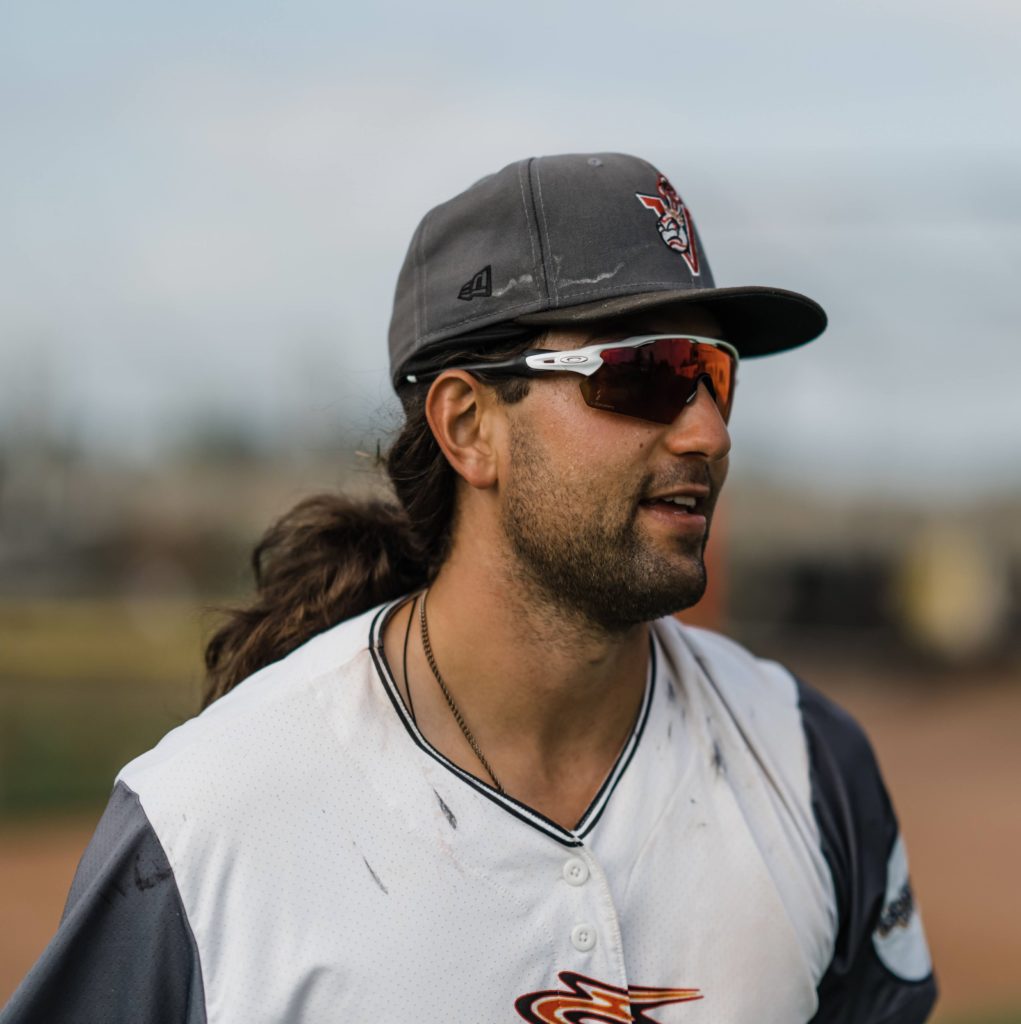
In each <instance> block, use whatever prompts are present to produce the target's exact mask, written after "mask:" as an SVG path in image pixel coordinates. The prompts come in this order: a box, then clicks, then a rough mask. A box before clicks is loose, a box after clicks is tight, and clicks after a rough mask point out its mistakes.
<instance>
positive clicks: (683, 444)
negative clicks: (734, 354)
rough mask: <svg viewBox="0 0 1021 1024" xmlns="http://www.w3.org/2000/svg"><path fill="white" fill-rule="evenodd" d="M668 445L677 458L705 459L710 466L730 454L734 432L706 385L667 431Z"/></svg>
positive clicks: (701, 385)
mask: <svg viewBox="0 0 1021 1024" xmlns="http://www.w3.org/2000/svg"><path fill="white" fill-rule="evenodd" d="M664 443H665V444H666V447H667V449H668V450H669V451H670V452H671V453H672V454H674V455H701V456H702V457H703V458H705V459H706V460H708V461H709V462H718V461H720V460H722V459H725V458H726V457H727V456H728V455H729V454H730V432H729V431H728V430H727V424H726V423H725V422H724V420H723V416H722V415H721V413H720V409H719V406H717V404H716V400H715V399H714V398H713V396H712V394H711V392H710V391H709V389H708V388H707V387H706V385H705V382H703V383H701V384H699V386H698V390H697V391H696V392H695V397H694V398H693V399H692V400H691V401H690V402H688V404H687V405H686V406H685V407H684V408H683V409H682V410H681V411H680V412H679V413H678V414H677V417H676V419H675V420H674V421H673V423H671V424H670V425H669V426H668V427H667V429H666V434H665V435H664Z"/></svg>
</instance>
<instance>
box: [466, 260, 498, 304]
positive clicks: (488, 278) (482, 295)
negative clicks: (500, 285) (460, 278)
mask: <svg viewBox="0 0 1021 1024" xmlns="http://www.w3.org/2000/svg"><path fill="white" fill-rule="evenodd" d="M492 294H493V268H492V266H488V267H483V268H482V269H481V270H477V271H475V273H474V275H473V276H472V279H471V280H470V281H468V282H466V283H465V284H463V285H461V290H460V291H459V292H458V293H457V297H458V298H459V299H464V301H465V302H471V300H472V299H488V298H489V296H490V295H492Z"/></svg>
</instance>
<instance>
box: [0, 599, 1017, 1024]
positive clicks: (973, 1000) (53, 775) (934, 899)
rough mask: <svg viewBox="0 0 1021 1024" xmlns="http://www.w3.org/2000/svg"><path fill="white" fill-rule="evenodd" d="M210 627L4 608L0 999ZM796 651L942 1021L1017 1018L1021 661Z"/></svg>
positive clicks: (137, 612) (112, 606) (190, 683)
mask: <svg viewBox="0 0 1021 1024" xmlns="http://www.w3.org/2000/svg"><path fill="white" fill-rule="evenodd" d="M208 625H209V620H208V619H207V618H204V617H203V614H202V613H201V611H200V610H199V609H198V608H197V607H196V605H195V604H194V603H190V602H187V601H185V602H181V601H177V602H175V601H155V600H148V601H142V602H140V601H119V600H116V599H110V600H104V601H87V600H82V601H64V602H57V601H36V602H17V603H15V602H8V603H0V1003H2V1002H3V1001H4V1000H6V998H7V996H8V995H9V994H10V992H11V991H12V990H13V988H14V987H15V986H16V984H17V983H18V981H19V980H20V978H21V977H22V975H23V974H24V972H25V971H26V970H27V969H28V968H29V966H30V965H31V963H32V962H33V961H34V959H35V957H36V956H37V955H38V953H39V951H40V950H41V949H42V947H43V946H44V945H45V943H46V941H47V940H48V939H49V937H50V935H51V934H52V932H53V930H54V928H55V927H56V924H57V921H58V919H59V916H60V911H61V908H62V905H63V900H64V896H65V894H66V891H67V888H68V885H69V884H70V880H71V876H72V874H73V872H74V868H75V865H76V863H77V860H78V857H79V855H80V853H81V851H82V849H83V848H84V846H85V843H86V842H87V841H88V837H89V834H90V833H91V830H92V828H93V826H94V824H95V821H96V819H97V817H98V815H99V813H100V810H101V808H102V803H103V801H104V799H105V795H106V793H107V792H108V791H109V787H110V784H111V781H112V779H113V776H114V774H115V773H116V771H117V769H118V768H119V767H121V765H123V764H124V763H125V762H126V761H127V760H129V759H130V758H131V757H133V756H134V755H135V754H137V753H139V752H141V751H142V750H144V749H146V748H147V747H149V746H150V745H151V744H152V743H153V742H154V741H155V740H156V739H157V738H158V737H159V736H160V735H162V733H163V732H165V731H166V730H167V729H169V728H171V727H173V726H174V725H175V724H176V723H177V722H179V721H181V720H182V719H184V718H186V717H188V715H190V714H191V713H192V712H193V710H194V708H195V707H196V706H197V700H198V681H199V678H200V668H199V661H198V656H199V650H200V640H201V636H202V633H203V630H204V628H208ZM785 655H786V660H787V661H788V663H789V664H791V665H792V667H793V668H795V669H796V670H798V671H799V672H800V673H801V674H802V675H803V676H804V677H805V678H807V679H809V680H811V681H813V682H814V683H815V684H816V685H818V686H820V687H821V688H823V689H824V690H826V691H827V692H829V693H831V694H832V695H834V696H836V697H837V699H838V700H840V701H841V703H843V704H844V705H845V706H846V707H847V708H849V709H850V710H851V711H852V712H853V713H855V714H856V715H857V716H858V717H859V719H860V720H861V721H862V722H863V723H864V724H865V726H866V728H867V729H868V730H869V733H870V734H871V736H872V738H873V741H874V743H875V746H876V748H877V750H878V752H879V757H880V761H881V763H882V765H883V769H884V772H885V774H886V777H887V780H888V782H889V784H890V787H891V789H892V791H893V793H894V795H895V800H896V804H897V808H898V812H899V815H900V818H901V822H902V826H903V830H904V832H905V835H906V837H907V841H908V848H909V851H910V856H911V863H912V869H913V875H914V877H915V881H916V886H917V890H918V892H919V894H920V900H921V904H922V911H923V917H924V920H925V924H926V929H927V932H928V934H929V939H930V943H931V946H932V949H933V955H934V958H935V961H936V964H937V968H938V971H939V974H940V979H941V985H942V992H943V997H942V1000H941V1004H940V1009H939V1012H938V1014H937V1016H936V1020H937V1021H939V1022H941V1024H1013V1022H1021V1009H1019V1008H1021V972H1019V971H1018V970H1017V966H1016V965H1017V964H1018V963H1019V962H1021V885H1019V884H1018V880H1017V863H1018V854H1019V852H1021V797H1019V787H1018V780H1019V779H1021V744H1019V743H1018V742H1017V731H1018V724H1019V722H1021V686H1018V685H1017V684H1018V678H1017V673H1016V672H1014V671H1013V670H1010V669H1006V668H1003V669H1000V670H997V671H993V670H990V669H987V670H985V671H983V672H971V673H968V674H964V673H962V674H958V675H954V674H952V673H950V674H948V673H947V672H945V671H944V672H941V673H937V674H931V675H930V674H927V673H925V672H923V671H922V670H920V669H917V668H915V669H904V670H901V671H897V672H894V671H892V670H890V669H888V668H886V669H882V668H877V667H876V666H875V665H871V666H869V665H866V664H863V663H862V662H861V661H860V659H857V658H856V659H853V660H852V659H850V658H849V657H847V656H846V652H845V656H842V657H840V656H837V654H836V653H835V652H834V653H832V654H830V655H827V656H825V657H820V656H819V655H818V654H814V655H812V656H808V655H802V656H799V654H798V652H785ZM57 811H59V814H58V813H55V812H57Z"/></svg>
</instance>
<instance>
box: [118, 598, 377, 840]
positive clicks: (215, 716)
mask: <svg viewBox="0 0 1021 1024" xmlns="http://www.w3.org/2000/svg"><path fill="white" fill-rule="evenodd" d="M381 611H382V609H373V610H372V611H370V612H367V613H366V614H364V615H361V616H358V617H357V618H354V619H351V620H348V621H346V622H342V623H340V624H338V625H337V626H335V627H333V628H332V629H330V630H327V631H326V632H324V633H322V634H320V635H318V636H316V637H314V638H313V639H312V640H310V641H309V642H308V643H307V644H305V645H304V646H302V647H300V648H299V649H298V650H296V651H294V652H292V653H291V654H290V655H288V656H287V657H286V658H283V659H282V660H281V661H278V662H276V663H275V664H273V665H269V666H267V667H266V668H264V669H262V670H261V671H259V672H257V673H255V674H254V675H253V676H251V677H249V678H248V679H246V680H245V681H243V682H242V683H240V684H239V685H238V686H236V687H235V688H234V689H233V690H231V691H230V692H229V693H227V694H226V695H225V696H223V697H221V698H220V699H219V700H217V701H216V702H215V703H213V704H212V705H211V706H210V707H208V708H206V709H205V710H204V711H203V712H202V713H201V714H199V715H198V716H196V717H195V718H193V719H191V720H190V721H187V722H185V723H184V724H182V725H180V726H178V727H177V728H176V729H174V730H173V731H171V732H170V733H168V734H167V735H166V736H164V737H163V739H162V740H161V741H160V742H159V743H158V744H157V745H156V746H155V747H154V748H153V749H152V750H149V751H147V752H146V753H144V754H142V755H141V756H140V757H138V758H136V759H135V760H134V761H132V762H131V763H129V764H128V765H126V766H125V767H124V768H123V769H122V770H121V772H120V773H119V775H118V781H120V782H123V783H124V784H125V785H126V786H128V788H129V789H130V790H131V791H132V792H134V793H137V794H138V798H139V800H140V801H141V806H142V808H143V809H144V810H145V812H146V814H147V815H148V817H149V820H150V821H151V822H152V824H153V827H154V828H155V829H156V832H157V834H158V835H159V836H160V838H161V840H163V841H164V842H167V843H169V844H170V846H173V845H174V837H176V836H180V835H182V834H183V833H187V832H189V831H191V830H193V829H195V828H197V827H200V824H201V823H204V824H205V826H206V827H207V828H212V826H213V825H214V824H215V823H216V822H217V820H218V819H219V821H220V822H221V823H225V822H226V821H227V820H228V819H230V820H234V821H236V822H237V821H241V820H249V821H252V822H254V821H256V820H258V819H259V818H260V817H261V816H263V815H265V814H266V813H268V811H269V807H270V806H271V805H272V804H273V803H275V802H278V801H279V802H286V801H287V800H288V799H292V798H295V797H297V796H299V795H300V794H301V793H303V792H307V789H308V786H309V782H310V779H311V778H312V777H313V775H314V773H315V771H316V765H317V764H321V763H322V762H323V761H324V760H326V761H328V762H330V763H334V762H337V763H340V764H344V765H353V761H352V759H351V758H347V757H345V758H340V757H338V756H337V754H338V751H340V750H345V751H346V750H347V749H348V748H349V747H351V746H352V745H357V743H358V740H359V738H360V737H361V736H362V735H363V733H364V732H365V729H364V724H365V720H366V719H371V718H372V717H373V716H374V714H375V712H376V711H377V710H378V709H377V708H376V707H375V706H374V702H378V701H381V700H385V697H384V696H383V694H382V691H381V688H380V687H378V686H375V685H373V680H374V679H375V669H374V664H373V659H372V650H371V642H370V639H371V638H370V634H371V628H372V624H373V622H374V621H375V619H376V617H377V616H378V615H379V614H380V613H381ZM375 717H377V718H378V717H380V716H378V715H376V716H375Z"/></svg>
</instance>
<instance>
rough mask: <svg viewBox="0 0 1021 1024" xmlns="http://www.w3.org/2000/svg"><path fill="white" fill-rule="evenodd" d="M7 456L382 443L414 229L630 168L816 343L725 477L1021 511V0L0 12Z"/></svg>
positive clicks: (778, 390) (391, 419) (753, 387)
mask: <svg viewBox="0 0 1021 1024" xmlns="http://www.w3.org/2000/svg"><path fill="white" fill-rule="evenodd" d="M0 17H2V22H3V31H2V32H0V105H2V114H3V123H4V126H5V128H4V133H3V134H4V159H3V160H2V161H0V197H2V198H0V228H2V230H0V429H2V430H3V432H4V434H5V435H6V436H7V437H8V438H15V437H18V436H20V435H21V434H24V433H25V432H26V431H29V430H31V429H38V428H39V427H40V424H42V425H43V426H44V427H45V428H46V429H47V430H50V431H51V432H54V433H55V434H57V435H59V436H63V437H66V438H72V439H73V440H74V442H75V443H76V444H78V445H80V446H82V447H84V448H86V449H87V450H93V451H96V452H107V453H115V454H118V455H120V456H123V457H127V458H130V459H133V460H136V461H142V462H145V461H146V460H152V459H154V458H156V457H157V456H158V455H159V453H160V452H161V451H162V450H164V449H165V448H167V447H168V446H170V447H172V446H173V445H174V444H175V443H178V442H179V441H180V439H181V438H182V437H183V436H185V435H186V434H187V433H188V432H189V431H191V430H194V429H195V428H196V425H197V424H199V425H201V424H224V423H228V424H236V425H240V426H241V427H243V428H244V429H245V430H247V431H250V432H251V433H252V435H253V436H255V437H259V438H263V439H273V438H278V437H286V436H302V437H309V436H315V437H318V438H320V439H322V440H324V442H325V443H327V444H328V443H329V441H330V439H331V438H335V439H336V442H337V443H338V445H348V446H350V445H354V444H357V445H359V446H362V447H366V446H371V445H374V443H375V440H376V439H380V440H381V441H382V443H383V444H384V445H385V444H386V440H387V436H388V433H387V432H388V431H390V430H392V428H393V426H394V424H395V421H396V413H395V409H394V402H393V399H392V396H391V394H390V392H389V385H388V383H387V368H386V331H387V324H388V321H389V316H390V304H391V301H392V296H393V287H394V283H395V280H396V276H397V271H398V269H399V267H400V264H401V261H402V260H403V257H404V251H405V248H406V246H407V243H408V241H409V239H410V236H411V233H412V231H413V230H414V227H415V225H416V223H417V222H418V220H419V219H420V217H421V216H422V214H423V213H424V212H425V211H426V210H427V209H428V208H429V207H431V206H432V205H434V204H436V203H438V202H441V201H443V200H445V199H447V198H449V197H450V196H451V195H453V194H454V193H456V192H458V191H460V190H461V189H463V188H465V187H467V186H468V185H469V184H471V183H472V182H473V181H475V180H476V179H477V178H479V177H480V176H482V175H484V174H486V173H489V172H491V171H495V170H497V169H499V168H500V167H502V166H503V165H505V164H507V163H509V162H511V161H513V160H516V159H519V158H521V157H523V156H528V155H534V154H540V153H555V152H598V151H624V152H631V153H636V154H639V155H642V156H644V157H646V158H647V159H650V160H651V161H652V162H654V163H655V164H656V165H657V166H659V167H660V169H661V170H663V171H664V172H665V173H667V175H668V176H669V177H670V179H671V180H672V182H673V183H674V185H675V186H676V187H677V189H678V191H679V192H680V193H681V195H682V196H683V197H684V199H685V201H686V203H687V204H688V205H689V207H690V208H691V209H692V211H693V213H694V216H695V219H696V222H697V224H698V226H699V231H700V235H701V237H702V239H703V241H704V243H705V247H706V250H707V252H708V254H709V258H710V262H711V264H712V268H713V272H714V276H715V278H716V281H717V283H718V284H723V285H732V284H773V285H778V286H781V287H787V288H792V289H795V290H798V291H803V292H805V293H806V294H808V295H811V296H812V297H813V298H815V299H817V300H818V301H820V302H821V303H822V304H823V306H824V307H825V308H826V309H827V312H828V313H829V316H830V324H831V326H830V328H829V329H828V330H827V332H826V334H825V335H824V336H823V337H822V338H821V339H820V340H819V341H818V342H816V343H813V344H812V345H810V346H808V347H807V348H805V349H802V350H798V351H797V352H793V353H788V354H785V355H782V356H774V357H768V358H766V359H761V360H749V361H747V362H745V363H743V364H742V367H741V372H740V385H739V388H738V394H737V404H736V407H735V411H734V415H733V419H732V432H733V434H734V442H735V471H737V472H744V473H746V474H749V475H753V474H757V475H761V476H764V477H768V478H777V479H782V480H790V481H792V482H795V483H799V484H805V483H809V484H817V485H819V486H822V487H824V488H827V489H833V490H850V491H856V492H860V491H861V490H863V489H865V490H868V489H870V488H871V489H875V490H877V491H883V492H890V493H894V494H901V493H902V494H907V495H911V496H918V495H922V496H927V495H928V496H933V497H934V498H939V499H943V498H947V497H968V496H970V495H973V494H974V493H976V492H985V491H992V492H1012V493H1018V492H1021V458H1019V454H1018V449H1019V444H1018V441H1019V439H1021V400H1019V398H1018V392H1019V390H1021V389H1019V381H1021V347H1019V340H1021V338H1019V326H1018V325H1019V324H1021V299H1019V293H1021V290H1019V288H1018V286H1017V283H1016V282H1017V280H1018V275H1019V272H1021V192H1019V182H1021V139H1019V137H1018V129H1017V112H1018V110H1019V109H1021V62H1019V61H1018V60H1017V53H1018V52H1019V43H1021V6H1019V5H1017V4H1015V3H1011V2H1007V0H973V2H972V3H970V4H967V5H965V4H961V3H948V2H945V0H934V2H928V3H922V2H920V0H918V2H916V0H888V2H884V3H879V2H873V0H857V2H854V3H851V2H825V3H819V2H818V0H814V2H803V0H777V2H775V3H773V4H770V5H763V4H757V3H752V2H747V0H742V2H736V3H726V2H720V3H715V4H705V3H703V4H693V3H675V4H673V5H664V4H652V3H649V2H646V0H636V2H631V3H629V4H627V5H620V4H611V3H606V2H603V0H590V2H588V3H584V4H582V3H556V2H549V0H547V2H545V3H539V2H532V0H525V2H519V3H516V4H514V5H513V6H508V5H493V4H479V3H477V2H474V3H468V2H462V3H454V2H450V0H435V2H432V3H430V4H427V5H424V4H418V3H416V4H412V3H397V2H394V3H376V4H358V5H349V4H338V3H336V2H333V3H325V2H313V0H294V2H292V3H289V4H282V3H268V2H246V3H244V4H242V3H237V2H219V3H208V2H204V3H201V4H200V3H196V2H189V0H184V2H178V3H175V4H173V5H171V4H146V3H141V4H139V3H137V2H135V3H130V4H129V3H119V2H110V0H105V2H104V0H96V2H94V3H91V4H87V5H86V4H80V3H72V2H69V0H63V2H61V0H54V2H51V3H47V4H20V5H17V6H15V5H5V7H4V9H3V14H2V15H0Z"/></svg>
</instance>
